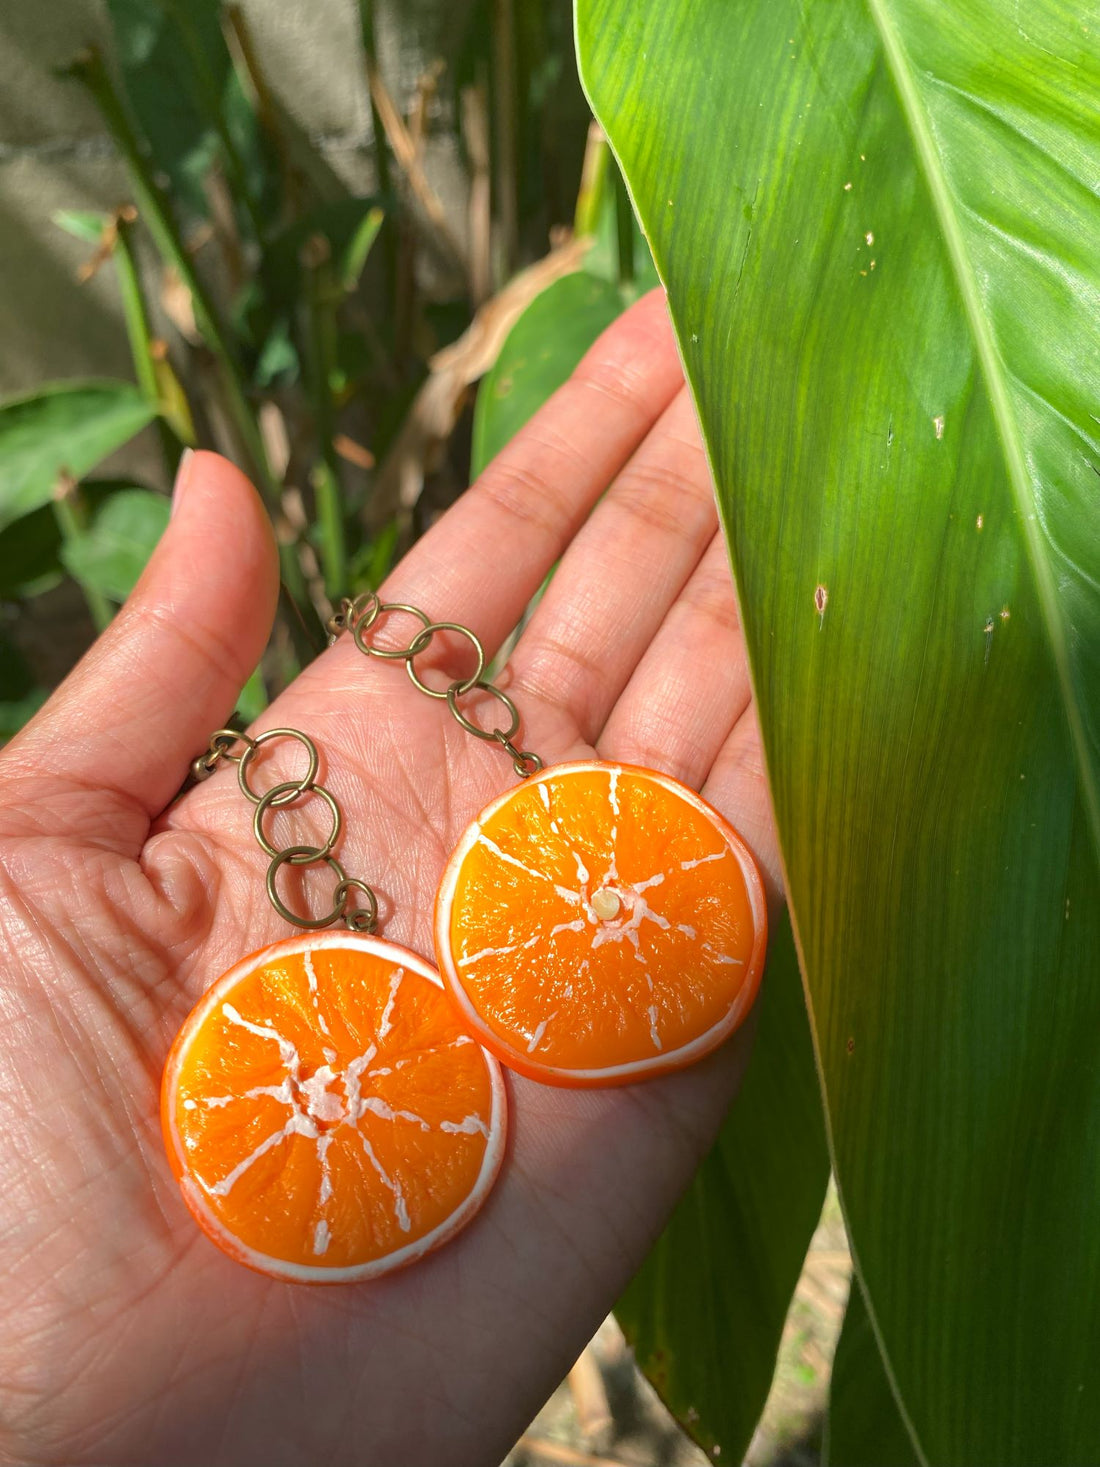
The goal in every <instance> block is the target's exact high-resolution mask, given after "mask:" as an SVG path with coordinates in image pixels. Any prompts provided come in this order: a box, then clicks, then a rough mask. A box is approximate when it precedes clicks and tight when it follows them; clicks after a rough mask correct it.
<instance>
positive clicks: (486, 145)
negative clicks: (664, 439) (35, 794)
mask: <svg viewBox="0 0 1100 1467" xmlns="http://www.w3.org/2000/svg"><path fill="white" fill-rule="evenodd" d="M0 28H2V29H3V30H4V31H6V32H7V34H6V35H5V36H4V41H5V44H4V46H3V47H2V48H0V50H2V52H3V55H4V60H3V61H2V62H0V66H2V67H3V68H4V69H6V71H7V73H8V74H7V75H4V76H0V82H2V83H3V84H4V85H3V86H2V87H0V95H2V96H3V99H4V100H3V103H0V106H2V107H3V110H4V113H6V115H0V131H2V134H3V139H4V141H3V142H2V143H0V211H2V218H3V240H4V242H3V243H2V244H0V264H2V265H3V266H4V267H5V276H6V279H7V288H6V290H5V292H4V296H5V299H4V302H3V304H2V306H0V313H2V314H0V324H2V325H3V327H4V328H5V332H4V334H5V340H6V342H7V348H8V349H7V352H6V353H5V361H4V363H3V368H2V377H0V386H2V387H3V389H4V391H5V393H6V394H7V396H6V398H5V400H4V401H3V403H2V404H0V600H2V606H3V613H2V620H0V635H2V641H0V734H3V735H10V734H11V733H12V732H13V731H15V729H17V728H18V727H19V726H20V725H21V723H22V722H23V721H24V720H25V718H26V717H27V716H28V715H29V714H30V713H31V712H32V711H33V709H34V708H35V707H36V706H38V704H39V703H40V702H41V700H42V698H43V697H44V696H45V693H46V692H47V691H48V689H49V688H50V687H51V686H52V685H54V684H55V683H56V682H57V681H58V680H59V678H60V676H62V675H63V674H64V672H65V671H66V669H67V667H68V666H70V665H71V664H72V662H73V661H74V660H75V659H76V657H77V656H78V655H79V653H80V652H81V651H82V650H83V648H84V646H85V645H86V644H87V642H88V641H89V640H90V638H91V637H92V636H93V635H94V633H95V631H96V630H97V629H98V628H100V627H102V626H103V625H104V624H105V623H106V621H107V620H108V619H109V618H110V616H111V615H112V612H113V609H114V608H115V606H117V604H118V603H119V602H120V601H121V600H122V599H124V597H125V595H126V593H127V592H128V590H129V589H130V587H131V586H132V585H133V582H134V580H135V579H136V576H137V574H138V573H139V572H140V568H141V566H142V565H143V563H144V561H145V559H146V558H147V556H148V554H149V551H150V550H151V548H152V545H153V544H155V541H156V538H157V536H158V535H159V534H160V532H161V531H162V530H163V527H164V524H165V523H166V519H167V513H168V502H167V498H166V494H167V492H168V490H169V489H170V485H171V482H172V478H173V475H174V472H175V468H176V465H177V463H178V459H179V455H180V452H181V451H182V449H183V447H184V446H185V445H196V446H204V447H213V448H217V449H219V450H221V451H222V452H224V453H226V454H228V455H229V456H230V457H231V458H233V459H235V460H236V461H237V462H238V463H240V464H241V465H242V466H243V467H244V468H246V469H247V470H248V472H249V473H250V474H251V476H252V477H253V479H254V481H255V482H256V483H257V485H258V487H259V488H260V490H261V492H262V493H263V494H264V497H265V499H266V501H267V504H268V507H269V510H270V513H271V515H272V518H273V520H274V522H275V524H276V527H277V530H278V535H279V540H280V543H281V545H282V576H283V586H284V594H283V602H282V609H281V614H280V618H279V624H278V626H277V629H276V633H275V637H274V639H273V643H272V646H271V648H270V649H269V652H268V655H267V656H266V658H265V660H264V663H263V665H262V667H261V668H260V669H258V670H257V674H256V676H255V677H254V678H253V679H252V681H251V682H250V684H249V686H248V687H247V689H245V690H244V691H243V693H242V701H241V711H242V713H243V714H244V715H245V716H249V717H251V716H254V715H255V714H256V713H257V712H259V711H260V709H261V708H262V707H263V706H264V703H265V701H266V700H267V699H268V697H270V696H271V695H272V694H273V693H274V692H275V691H277V690H278V688H279V687H281V686H282V685H283V684H284V683H285V682H286V681H287V680H288V679H289V678H290V677H291V676H293V674H294V672H295V671H296V670H297V668H298V667H299V666H300V665H301V663H302V662H303V661H304V660H308V658H309V657H310V656H311V655H312V654H313V653H314V652H315V651H316V650H317V648H318V647H319V646H320V645H321V644H322V636H321V630H322V626H323V622H324V619H325V616H326V615H327V612H328V608H329V605H330V603H331V600H332V598H333V597H337V596H339V595H340V594H344V593H348V592H355V591H357V590H360V589H364V588H365V587H367V586H369V585H374V584H377V583H378V581H379V580H380V579H381V578H382V576H384V574H385V572H386V570H387V568H388V567H389V565H390V564H391V563H392V561H393V559H394V557H395V556H396V555H397V554H399V553H400V551H401V549H402V548H403V547H404V546H405V545H406V544H407V543H408V542H409V541H410V540H411V539H412V538H413V537H415V535H416V534H417V533H419V531H420V530H421V529H422V528H423V526H424V524H425V523H426V522H427V521H429V520H430V519H431V517H432V516H433V515H434V514H435V513H437V512H438V511H439V509H440V508H441V507H442V506H444V505H446V504H447V503H448V502H450V500H451V499H453V498H454V496H455V495H456V494H457V493H458V492H460V491H461V489H462V488H463V487H464V485H465V484H466V483H467V481H468V474H469V467H470V447H471V432H472V411H471V404H472V391H471V389H472V388H473V387H474V384H475V383H476V382H477V381H478V380H479V379H480V378H481V377H482V376H483V375H484V374H485V373H486V372H487V371H488V370H489V369H490V368H491V367H492V366H493V364H494V362H495V361H496V358H497V356H498V354H499V351H500V348H501V345H502V343H503V341H504V339H505V337H506V335H507V333H508V331H509V329H510V327H511V326H512V324H513V323H514V322H515V320H516V318H517V317H518V316H519V315H520V314H521V312H522V310H523V308H524V306H525V305H526V304H527V303H528V302H529V301H530V300H531V299H532V298H533V297H534V296H535V295H536V294H537V293H538V292H539V291H540V290H542V289H543V288H544V287H545V286H546V285H548V284H550V283H551V282H553V281H554V280H556V279H558V278H560V277H563V276H565V275H567V274H569V273H571V272H575V271H577V270H578V268H579V267H581V266H582V265H584V267H585V275H586V283H584V284H582V285H580V287H579V290H578V286H576V285H574V286H573V287H572V293H571V296H570V301H571V304H572V305H573V306H574V307H575V310H576V312H578V313H579V315H580V316H581V317H582V318H589V317H590V318H592V319H593V320H595V319H596V317H597V316H598V317H599V323H598V324H604V323H605V322H606V321H608V320H610V319H611V318H612V317H613V315H614V314H617V312H618V310H620V309H622V299H624V298H627V297H629V295H631V294H632V293H633V292H634V291H635V290H636V289H637V288H639V286H638V285H636V284H635V283H634V281H633V273H634V272H633V268H632V265H625V266H624V262H623V256H622V251H621V250H620V249H619V247H618V245H617V243H616V242H615V241H614V239H612V237H611V234H610V233H608V231H611V232H612V233H613V231H614V229H615V227H616V222H617V221H618V222H619V224H622V222H623V214H622V209H621V200H620V208H619V211H618V213H616V198H615V184H614V181H613V180H611V178H610V173H612V172H613V167H612V169H611V170H609V169H608V158H607V151H606V146H605V145H604V144H603V143H602V141H601V140H599V138H598V137H597V136H594V135H591V134H590V125H589V113H588V109H587V106H586V103H585V101H584V98H583V96H582V93H581V90H580V87H579V84H578V81H577V75H576V66H575V62H574V58H573V42H572V18H571V12H570V6H569V4H568V3H567V0H552V3H549V4H540V5H537V6H536V5H529V4H520V3H517V0H457V3H451V4H448V5H446V6H443V5H440V4H437V3H432V0H419V3H412V4H384V3H375V0H358V3H356V0H346V3H337V0H324V3H322V4H319V5H316V6H310V7H308V9H307V8H306V7H298V6H288V5H277V4H274V3H270V0H269V3H266V4H256V3H254V4H244V5H222V4H219V3H217V0H186V3H185V0H104V3H102V4H100V5H96V4H93V3H91V0H84V3H77V0H64V3H63V4H62V5H60V6H58V7H50V8H49V10H48V12H45V13H42V14H38V15H36V14H34V13H33V10H32V7H30V6H29V5H24V6H20V7H18V8H15V7H13V8H12V10H11V11H10V12H9V14H8V15H7V16H6V18H4V19H3V20H0ZM586 160H587V161H586ZM586 170H587V171H586ZM582 179H583V183H582ZM601 220H602V221H603V224H604V226H606V227H605V228H604V234H605V240H604V246H605V247H604V248H603V249H602V250H601V249H600V248H599V247H596V248H589V246H590V245H591V244H592V243H593V236H594V235H595V234H596V233H597V232H599V230H600V228H601ZM626 222H627V227H628V228H632V221H630V219H629V215H627V216H626ZM5 257H6V258H5ZM619 282H622V285H623V287H624V292H623V296H622V297H619V296H618V295H616V294H615V292H616V291H617V288H618V285H619ZM609 295H611V296H612V299H611V300H610V301H609V299H608V296H609ZM582 297H583V299H582ZM597 329H598V328H597ZM593 334H594V333H593ZM582 338H583V339H582ZM590 339H591V336H590V335H589V336H587V337H586V338H585V337H584V336H583V331H582V336H581V337H578V338H577V340H578V345H577V347H576V355H577V356H579V354H580V352H581V351H582V350H583V348H584V346H585V345H587V341H588V340H590ZM127 343H128V346H129V351H128V353H127V352H126V351H125V350H124V348H125V345H126V344H127ZM521 365H523V364H521ZM545 365H546V366H547V367H548V369H549V370H550V371H551V374H553V372H554V370H555V369H554V367H553V364H552V363H548V364H545ZM571 365H572V362H571V361H569V362H566V364H565V365H564V366H562V367H560V368H558V369H557V370H558V373H559V375H560V376H564V375H565V373H566V372H567V371H568V369H569V366H571ZM503 388H504V390H503V391H501V390H500V389H501V379H499V378H498V380H497V390H496V392H495V394H494V395H495V397H496V399H497V401H498V402H500V403H503V400H504V399H505V398H511V397H512V395H513V389H515V395H516V398H517V401H518V404H519V406H518V408H517V407H516V406H515V405H513V404H512V403H511V402H509V405H508V412H510V413H511V426H512V427H513V428H514V427H515V426H516V425H517V424H518V422H519V421H522V418H523V416H525V412H524V410H523V407H522V403H523V401H524V392H523V384H522V382H520V383H519V384H518V386H517V385H516V384H515V383H513V381H512V379H511V378H508V379H505V380H504V382H503ZM543 395H544V396H545V392H544V393H543ZM532 405H533V404H532ZM529 410H530V408H528V409H527V411H529ZM517 411H518V414H519V416H518V417H517ZM508 412H506V413H505V417H506V418H508ZM501 431H504V430H501V429H492V430H490V429H486V430H484V431H483V433H482V436H483V437H485V438H487V440H495V439H499V438H500V432H501ZM505 436H508V435H507V431H505Z"/></svg>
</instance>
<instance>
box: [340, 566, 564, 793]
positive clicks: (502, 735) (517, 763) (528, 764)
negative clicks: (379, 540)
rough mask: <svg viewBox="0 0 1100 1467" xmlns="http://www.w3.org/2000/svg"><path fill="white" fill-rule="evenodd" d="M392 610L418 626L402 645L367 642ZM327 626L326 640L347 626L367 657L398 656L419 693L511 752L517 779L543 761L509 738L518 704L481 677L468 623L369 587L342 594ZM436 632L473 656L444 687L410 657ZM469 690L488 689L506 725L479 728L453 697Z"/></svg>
mask: <svg viewBox="0 0 1100 1467" xmlns="http://www.w3.org/2000/svg"><path fill="white" fill-rule="evenodd" d="M395 611H403V612H405V613H406V614H407V615H408V616H414V617H415V618H416V619H417V621H418V622H419V623H420V630H419V631H418V632H417V633H416V635H415V636H414V637H413V639H412V641H411V642H410V643H409V645H408V646H407V647H398V648H391V647H374V646H372V645H371V643H370V642H369V641H368V640H367V633H368V632H369V631H371V629H372V628H373V627H374V626H375V625H376V623H377V622H378V621H380V620H381V618H382V617H384V616H388V615H389V614H390V613H391V612H395ZM328 630H329V643H330V645H331V643H333V642H335V641H336V639H337V638H338V637H339V636H340V634H341V633H342V632H350V633H351V636H352V641H354V643H355V645H356V646H357V647H358V648H359V650H360V652H362V653H364V654H365V655H366V656H367V657H384V658H387V659H390V660H393V661H395V662H396V661H398V660H401V661H403V662H404V663H405V671H406V672H407V673H408V674H409V678H410V680H411V681H412V684H413V687H415V688H417V689H418V690H419V691H420V692H421V693H425V694H426V695H427V696H428V697H429V698H439V699H443V700H445V701H446V704H447V708H448V709H449V711H450V713H451V716H452V718H454V720H455V722H456V723H458V724H460V725H461V727H462V728H464V729H465V730H466V732H467V733H470V734H473V736H474V738H476V739H484V740H485V741H486V742H487V743H496V744H499V745H500V746H501V748H502V749H503V750H504V752H505V753H506V754H508V755H510V756H511V759H512V768H513V769H514V770H515V772H516V773H517V774H518V775H519V777H520V778H521V779H527V778H528V776H529V775H532V774H537V773H538V771H539V770H540V769H541V768H542V767H543V764H542V760H541V759H540V758H539V756H538V755H537V754H535V753H533V752H532V751H531V750H530V749H520V748H519V747H517V745H516V742H515V738H516V735H517V734H518V733H519V726H520V716H519V709H518V708H517V707H516V705H515V704H514V703H513V702H512V700H511V698H509V696H508V694H507V693H505V692H502V691H501V689H500V688H498V687H497V686H496V685H495V684H494V683H491V682H489V681H488V679H486V678H484V677H482V673H483V672H484V671H485V648H484V647H483V646H482V645H481V641H480V639H479V638H478V637H477V636H476V634H475V633H474V632H472V631H471V630H470V628H469V627H467V626H463V625H462V624H461V623H460V622H456V621H432V619H431V617H429V616H428V615H427V613H426V612H423V611H421V610H420V608H419V607H418V606H409V605H407V604H406V603H405V602H403V601H382V600H381V599H380V598H379V597H378V595H377V594H376V593H375V592H374V591H364V592H363V593H362V595H360V596H356V597H355V598H354V600H353V599H351V598H350V597H348V596H345V597H344V599H343V600H342V601H341V602H340V606H339V609H338V610H337V611H336V612H335V613H334V614H333V615H332V616H331V617H330V618H329V621H328ZM437 632H457V633H458V634H459V636H462V637H465V638H466V640H467V641H468V642H469V644H470V646H471V647H472V648H473V649H474V652H475V654H476V656H477V666H476V667H475V668H474V671H473V672H472V673H471V674H470V675H469V676H468V677H465V678H455V679H454V681H452V682H451V683H450V684H449V685H448V686H447V687H446V688H430V687H428V685H427V683H425V682H424V680H423V678H422V677H421V676H420V674H419V673H418V672H417V669H416V663H415V659H416V658H417V657H419V656H420V654H421V653H422V652H426V651H427V649H428V646H429V644H430V643H431V640H432V638H433V637H434V636H435V635H436V633H437ZM475 691H477V692H482V693H488V694H489V695H490V696H491V697H493V698H495V699H496V700H497V702H498V703H499V704H500V705H501V707H502V708H503V709H504V710H505V711H506V712H507V714H508V726H507V728H493V729H484V728H479V727H478V726H477V724H476V723H473V722H471V720H470V719H469V718H468V717H467V716H466V714H465V713H464V712H463V711H462V709H461V708H460V707H459V706H458V700H459V699H460V698H462V697H465V696H466V694H467V693H472V692H475Z"/></svg>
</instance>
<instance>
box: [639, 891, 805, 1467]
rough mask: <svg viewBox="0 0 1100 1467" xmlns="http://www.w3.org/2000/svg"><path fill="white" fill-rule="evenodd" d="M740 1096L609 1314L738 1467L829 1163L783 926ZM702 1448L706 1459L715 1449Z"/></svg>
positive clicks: (693, 1424)
mask: <svg viewBox="0 0 1100 1467" xmlns="http://www.w3.org/2000/svg"><path fill="white" fill-rule="evenodd" d="M757 1003H758V1009H759V1013H758V1020H757V1023H758V1027H757V1032H756V1040H755V1043H754V1046H753V1052H752V1058H751V1060H750V1061H749V1068H748V1071H747V1072H746V1075H745V1080H744V1084H743V1085H742V1088H741V1093H740V1095H739V1096H738V1097H737V1100H736V1101H735V1103H734V1106H733V1109H732V1111H731V1112H730V1115H729V1118H728V1120H727V1121H726V1123H725V1126H724V1127H723V1129H722V1134H721V1136H720V1137H719V1139H718V1142H717V1144H716V1145H715V1147H714V1149H713V1151H712V1152H711V1154H710V1155H709V1156H708V1157H707V1159H706V1161H705V1162H704V1163H703V1165H702V1167H701V1168H700V1170H699V1172H698V1173H697V1175H696V1177H695V1180H694V1181H693V1182H692V1184H691V1187H690V1188H689V1189H688V1191H687V1193H686V1195H685V1196H684V1198H683V1199H682V1201H681V1202H680V1204H679V1206H678V1207H677V1209H676V1211H675V1213H674V1214H673V1216H672V1219H671V1221H670V1222H669V1224H668V1226H667V1228H666V1229H665V1231H664V1234H663V1235H662V1237H661V1238H660V1240H659V1241H658V1243H657V1246H656V1247H655V1248H654V1250H653V1252H652V1253H651V1254H650V1256H649V1258H648V1260H647V1261H646V1263H645V1265H644V1266H643V1268H642V1270H641V1272H640V1273H639V1274H638V1275H637V1277H636V1278H635V1280H634V1282H633V1283H632V1284H631V1286H630V1288H629V1289H628V1290H627V1292H626V1295H625V1296H624V1298H623V1299H622V1300H621V1301H620V1303H619V1305H618V1308H617V1309H616V1311H615V1312H616V1314H617V1315H618V1317H619V1321H620V1323H621V1324H622V1326H623V1328H624V1330H625V1331H626V1334H627V1338H628V1339H629V1340H630V1342H631V1343H632V1344H633V1346H634V1350H635V1353H636V1355H637V1359H638V1363H639V1365H640V1366H641V1367H642V1369H643V1370H644V1371H645V1372H646V1374H647V1375H648V1376H649V1378H650V1380H651V1381H652V1382H653V1383H654V1385H655V1386H656V1387H657V1389H658V1391H659V1392H660V1394H661V1396H662V1397H663V1399H664V1401H665V1402H666V1404H667V1405H668V1406H669V1407H670V1408H671V1410H672V1411H673V1412H674V1413H675V1415H676V1416H677V1417H678V1418H679V1420H680V1421H681V1422H682V1423H683V1425H684V1426H685V1427H686V1428H687V1429H688V1431H690V1432H691V1434H692V1435H693V1436H694V1437H695V1439H696V1440H697V1441H698V1442H699V1443H700V1445H702V1446H703V1447H704V1448H705V1449H706V1450H707V1451H709V1452H711V1453H712V1455H714V1456H715V1457H716V1458H717V1457H719V1456H720V1458H721V1460H722V1461H723V1462H740V1461H741V1460H742V1458H743V1457H744V1455H745V1451H746V1449H747V1448H748V1445H749V1442H750V1441H751V1440H752V1434H753V1432H754V1430H755V1429H756V1424H757V1421H758V1420H759V1418H760V1413H761V1411H762V1410H763V1409H764V1402H765V1401H766V1400H767V1396H768V1390H769V1388H770V1386H771V1382H772V1375H773V1373H774V1370H775V1358H776V1353H777V1351H778V1349H779V1341H780V1337H781V1335H782V1333H783V1322H784V1320H785V1319H786V1317H787V1309H788V1307H789V1305H790V1302H791V1295H792V1294H793V1293H794V1286H795V1284H796V1283H797V1282H798V1276H799V1273H800V1272H801V1269H802V1264H803V1261H804V1259H805V1257H806V1247H807V1244H808V1242H809V1240H810V1235H811V1234H812V1233H813V1230H814V1227H815V1225H816V1224H817V1220H818V1218H819V1217H820V1215H821V1205H822V1202H823V1200H824V1197H825V1187H826V1184H827V1182H828V1180H829V1157H828V1152H827V1149H826V1146H825V1130H824V1127H823V1125H822V1118H821V1101H820V1099H819V1095H818V1088H817V1077H816V1075H815V1073H814V1065H813V1049H812V1047H811V1043H810V1030H809V1025H808V1023H807V1021H806V1007H805V1004H804V1002H803V999H802V985H801V983H800V981H799V976H798V961H797V958H796V957H795V951H794V942H793V939H792V937H791V928H790V923H789V922H788V921H787V920H786V919H784V920H783V922H781V923H779V924H777V927H776V930H775V932H774V933H773V934H772V937H771V946H770V950H769V953H768V972H767V977H766V979H765V981H764V984H763V986H762V988H761V993H760V998H759V999H758V1001H757ZM715 1448H717V1449H718V1451H717V1452H715Z"/></svg>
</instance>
